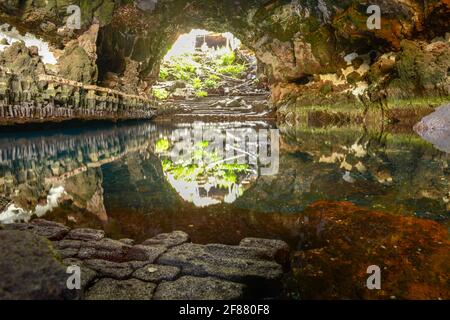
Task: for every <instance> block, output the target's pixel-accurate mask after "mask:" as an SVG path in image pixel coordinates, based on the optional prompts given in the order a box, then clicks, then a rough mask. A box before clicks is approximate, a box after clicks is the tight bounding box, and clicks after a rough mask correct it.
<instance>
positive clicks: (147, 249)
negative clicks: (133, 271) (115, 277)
mask: <svg viewBox="0 0 450 320" xmlns="http://www.w3.org/2000/svg"><path fill="white" fill-rule="evenodd" d="M166 251H167V247H165V246H161V245H155V246H147V245H137V246H133V247H131V248H130V249H129V250H128V252H127V254H126V256H125V259H126V260H127V261H131V260H134V261H147V262H149V263H153V262H154V261H155V260H156V259H157V258H158V257H159V256H160V255H161V254H163V253H164V252H166Z"/></svg>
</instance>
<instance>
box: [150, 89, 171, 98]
mask: <svg viewBox="0 0 450 320" xmlns="http://www.w3.org/2000/svg"><path fill="white" fill-rule="evenodd" d="M169 95H170V93H169V92H168V91H167V90H166V89H164V88H153V96H154V97H155V98H156V99H158V100H166V99H167V98H169Z"/></svg>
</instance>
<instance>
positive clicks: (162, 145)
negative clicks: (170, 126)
mask: <svg viewBox="0 0 450 320" xmlns="http://www.w3.org/2000/svg"><path fill="white" fill-rule="evenodd" d="M169 148H170V142H169V140H168V139H167V138H163V139H159V140H158V141H157V142H156V145H155V152H156V153H163V152H165V151H167V150H169Z"/></svg>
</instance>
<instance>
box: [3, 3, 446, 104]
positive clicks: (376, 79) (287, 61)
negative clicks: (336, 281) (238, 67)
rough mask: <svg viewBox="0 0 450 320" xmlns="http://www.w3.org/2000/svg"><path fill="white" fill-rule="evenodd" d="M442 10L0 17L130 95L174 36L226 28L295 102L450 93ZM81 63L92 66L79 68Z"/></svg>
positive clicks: (25, 7)
mask: <svg viewBox="0 0 450 320" xmlns="http://www.w3.org/2000/svg"><path fill="white" fill-rule="evenodd" d="M69 4H75V5H78V6H79V7H80V8H81V29H79V30H70V29H67V28H66V27H64V26H65V25H66V22H67V18H68V14H67V11H66V9H67V6H68V5H69ZM370 5H376V6H378V7H379V8H380V11H381V12H380V26H379V28H378V27H377V28H369V27H368V24H367V21H368V19H369V17H370V13H368V11H367V10H368V8H369V6H370ZM449 17H450V4H449V2H448V0H431V1H426V2H423V1H420V0H406V1H397V0H371V1H362V0H342V1H333V0H251V1H250V0H237V1H236V0H196V1H193V0H166V1H162V0H160V1H155V0H138V1H119V0H99V1H87V0H74V1H70V3H69V1H53V2H42V1H23V2H20V3H19V2H17V1H3V2H2V3H1V4H0V19H1V20H4V21H5V22H8V23H9V24H11V25H13V26H15V27H16V28H18V29H19V30H23V31H30V32H33V34H36V35H37V36H40V37H42V38H43V39H45V40H46V41H49V42H51V43H52V44H53V45H54V47H55V48H58V49H59V50H62V51H63V52H64V53H63V55H62V56H61V58H60V61H59V63H60V65H61V66H66V67H70V65H71V64H70V63H68V62H73V63H75V64H76V66H77V67H76V68H75V67H74V68H72V67H71V68H70V72H68V73H67V72H66V71H65V70H67V68H62V69H63V70H62V71H60V72H66V73H67V74H64V77H65V78H70V79H71V80H76V81H83V82H85V83H90V84H94V83H95V82H96V81H97V80H98V83H99V84H101V85H104V86H108V87H110V88H114V89H118V90H121V91H125V92H127V93H136V92H138V93H139V94H143V95H145V94H148V93H149V92H150V88H151V85H152V83H153V82H154V81H155V80H156V78H157V76H158V73H159V66H160V62H161V60H162V58H163V57H164V55H165V53H166V52H167V51H168V49H169V48H170V46H171V45H172V44H173V43H174V42H175V40H176V39H177V37H178V36H179V35H180V34H182V33H185V32H189V31H190V30H191V29H193V28H202V29H207V30H211V31H217V32H226V31H228V32H232V33H233V34H234V35H235V36H237V37H238V38H239V39H240V40H241V41H242V42H243V43H244V45H246V46H247V47H248V48H250V49H252V50H253V51H254V52H255V53H256V56H257V58H258V65H259V73H260V75H261V78H262V79H263V80H267V81H268V82H269V84H271V86H272V92H273V95H272V98H273V100H274V101H275V102H278V103H280V104H281V102H283V101H286V100H289V101H291V102H292V103H294V104H299V105H314V104H321V105H324V104H331V105H334V104H336V102H343V103H347V104H352V103H355V102H358V103H360V102H361V101H360V100H361V99H360V98H361V97H362V101H364V104H365V103H366V102H367V103H369V102H380V101H382V100H383V99H386V98H390V99H404V98H411V97H424V96H425V97H426V96H449V95H450V89H449V87H450V85H449V83H450V81H449V75H448V68H449V66H450V57H449V52H450V45H449V36H448V32H449V31H450V19H449ZM411 53H414V54H411ZM416 53H417V54H416ZM89 59H90V61H91V62H90V63H89ZM83 68H87V69H88V71H89V72H86V73H82V72H80V70H82V69H83ZM83 70H84V69H83ZM438 70H440V71H439V72H435V71H438ZM72 71H73V72H72ZM97 71H98V72H97ZM435 74H436V76H435ZM97 76H98V77H97ZM358 97H359V98H358ZM365 100H367V101H365Z"/></svg>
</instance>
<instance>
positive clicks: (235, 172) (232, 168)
mask: <svg viewBox="0 0 450 320" xmlns="http://www.w3.org/2000/svg"><path fill="white" fill-rule="evenodd" d="M169 147H170V146H169V141H168V140H167V139H161V140H159V141H158V142H157V147H156V149H157V150H158V149H161V150H164V151H167V150H168V149H169ZM208 148H209V142H208V141H201V142H198V143H196V144H195V146H194V150H193V151H192V155H191V157H190V158H188V159H186V160H185V161H182V162H181V163H177V164H174V163H173V162H172V161H171V160H169V159H163V160H162V167H163V170H164V172H166V173H170V174H172V175H173V176H174V178H175V179H177V180H183V181H188V182H192V181H199V180H202V181H206V180H208V181H209V180H210V179H211V178H212V179H213V181H215V184H216V185H217V186H219V187H221V188H229V187H231V186H232V185H235V184H237V183H238V181H239V176H240V175H245V174H247V173H248V172H249V165H248V164H237V163H223V162H220V158H219V156H218V155H217V154H216V153H215V152H211V151H209V150H208Z"/></svg>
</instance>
